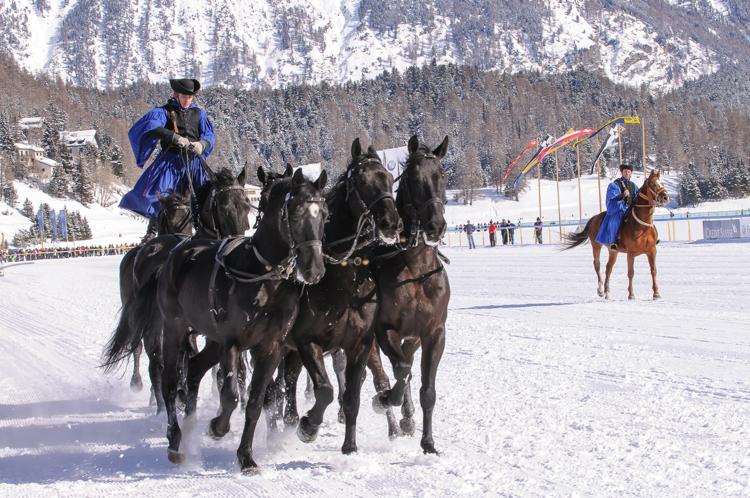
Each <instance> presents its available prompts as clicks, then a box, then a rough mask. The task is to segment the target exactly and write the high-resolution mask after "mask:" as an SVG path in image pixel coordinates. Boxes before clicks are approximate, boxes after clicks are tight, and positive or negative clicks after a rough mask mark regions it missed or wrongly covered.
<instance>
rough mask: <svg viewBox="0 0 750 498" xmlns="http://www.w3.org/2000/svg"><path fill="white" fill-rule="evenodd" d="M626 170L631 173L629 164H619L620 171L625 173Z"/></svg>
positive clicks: (631, 168)
mask: <svg viewBox="0 0 750 498" xmlns="http://www.w3.org/2000/svg"><path fill="white" fill-rule="evenodd" d="M626 169H629V170H630V172H631V173H632V172H633V167H632V166H631V165H629V164H621V165H620V171H625V170H626Z"/></svg>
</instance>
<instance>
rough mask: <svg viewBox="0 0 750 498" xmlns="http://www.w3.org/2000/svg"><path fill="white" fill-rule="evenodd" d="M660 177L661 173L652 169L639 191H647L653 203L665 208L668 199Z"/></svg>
mask: <svg viewBox="0 0 750 498" xmlns="http://www.w3.org/2000/svg"><path fill="white" fill-rule="evenodd" d="M660 177H661V172H660V171H656V170H653V169H652V170H651V174H649V175H648V178H646V181H645V182H643V187H641V190H644V189H647V190H646V192H647V194H648V195H649V196H650V197H651V198H652V199H654V202H655V203H658V204H661V205H662V206H666V205H667V204H669V200H670V197H669V194H668V193H667V189H666V188H665V187H664V184H663V183H662V181H661V178H660Z"/></svg>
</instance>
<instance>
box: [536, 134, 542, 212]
mask: <svg viewBox="0 0 750 498" xmlns="http://www.w3.org/2000/svg"><path fill="white" fill-rule="evenodd" d="M536 143H538V144H539V149H541V148H542V146H541V142H540V141H539V137H536ZM536 186H537V190H539V219H540V220H541V219H542V162H541V161H539V164H537V165H536Z"/></svg>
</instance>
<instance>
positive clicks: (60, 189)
mask: <svg viewBox="0 0 750 498" xmlns="http://www.w3.org/2000/svg"><path fill="white" fill-rule="evenodd" d="M69 189H70V187H69V186H68V177H67V175H66V174H65V170H64V168H63V167H62V166H55V167H54V168H52V178H50V181H49V183H48V184H47V193H48V194H49V195H51V196H52V197H65V196H66V195H68V192H69V191H70V190H69Z"/></svg>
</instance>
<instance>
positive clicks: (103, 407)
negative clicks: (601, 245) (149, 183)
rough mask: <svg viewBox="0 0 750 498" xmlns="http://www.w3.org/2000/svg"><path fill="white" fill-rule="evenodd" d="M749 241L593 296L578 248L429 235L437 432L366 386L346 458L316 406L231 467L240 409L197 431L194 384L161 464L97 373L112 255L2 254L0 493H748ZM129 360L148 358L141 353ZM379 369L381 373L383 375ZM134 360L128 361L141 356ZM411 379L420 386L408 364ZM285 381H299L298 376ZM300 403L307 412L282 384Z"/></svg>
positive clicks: (143, 397)
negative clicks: (388, 409) (188, 419)
mask: <svg viewBox="0 0 750 498" xmlns="http://www.w3.org/2000/svg"><path fill="white" fill-rule="evenodd" d="M747 242H748V239H741V240H736V241H731V242H723V243H710V242H706V241H698V242H692V243H690V242H673V243H669V242H664V243H663V244H662V245H660V246H659V256H658V258H657V263H658V268H659V283H660V288H659V289H660V292H661V295H662V296H663V299H662V300H661V301H653V300H651V298H650V297H651V289H650V277H649V274H648V265H647V263H646V260H645V259H644V258H639V259H637V260H636V276H635V293H636V296H637V297H638V299H637V300H636V301H628V300H627V290H626V287H627V278H626V276H625V273H626V270H625V264H624V261H619V262H618V265H617V266H616V267H615V272H614V276H613V281H612V293H613V299H612V300H611V301H609V302H605V301H603V300H602V299H600V298H598V297H597V296H596V293H595V290H596V286H595V277H594V274H593V270H592V268H591V256H590V249H589V248H588V247H582V248H577V249H575V250H572V251H569V252H562V253H561V252H558V250H557V249H558V248H556V247H554V246H549V245H542V246H534V245H526V246H524V247H520V246H513V247H497V248H493V249H490V248H479V249H477V250H473V251H469V250H467V249H466V248H456V247H451V248H445V252H446V254H447V255H448V257H450V258H451V260H452V264H451V265H450V266H448V267H447V271H448V274H449V276H450V282H451V288H452V298H451V302H450V311H449V315H448V323H447V345H446V350H445V354H444V356H443V360H442V362H441V365H440V368H439V370H438V377H437V394H438V401H437V404H436V407H435V440H436V445H437V446H438V448H439V449H440V450H441V451H442V455H441V456H439V457H436V456H425V455H423V454H422V453H421V451H420V448H419V437H420V431H421V427H422V423H421V417H420V416H419V415H420V414H421V411H420V410H419V407H418V406H417V417H416V420H417V434H416V435H415V437H413V438H405V439H400V440H397V441H395V442H389V441H388V438H387V433H386V424H385V419H384V417H382V416H379V415H376V414H375V413H374V412H373V411H372V409H371V408H370V399H371V397H372V395H373V388H372V385H371V382H370V378H369V377H368V380H367V381H366V382H365V389H364V390H363V397H362V409H361V411H360V416H359V427H358V445H359V453H358V454H356V455H353V456H348V457H345V456H343V455H341V453H340V447H341V444H342V442H343V426H341V425H340V424H338V423H337V421H336V416H337V408H336V407H335V404H334V406H331V407H329V409H328V411H327V412H326V417H325V423H324V425H323V427H322V428H321V433H320V435H319V437H318V439H317V441H316V442H315V443H313V444H310V445H305V444H303V443H301V442H299V440H298V439H297V437H296V435H295V434H294V431H289V432H287V433H285V434H284V435H283V436H282V437H281V439H280V440H277V441H267V440H266V430H265V424H263V423H260V424H259V426H258V434H257V437H256V440H255V441H256V443H255V448H254V449H255V456H256V460H257V461H258V462H259V464H260V465H261V467H262V474H261V475H260V476H255V477H247V476H242V475H241V474H240V473H239V471H238V467H237V462H236V456H235V451H236V448H237V445H238V439H239V434H238V431H239V430H240V428H241V421H242V418H241V417H242V414H241V413H239V412H237V413H236V414H235V416H234V418H233V420H232V422H233V428H234V432H233V433H231V434H229V435H228V436H226V437H225V438H224V440H222V441H220V442H214V441H213V440H211V439H209V438H208V437H205V436H203V435H202V429H203V428H204V427H205V426H206V423H207V422H208V420H209V419H210V418H211V417H212V416H213V415H214V414H215V412H216V409H217V406H218V399H217V398H216V397H215V396H214V395H213V394H212V392H211V387H210V384H209V382H207V381H206V382H204V385H203V389H202V391H201V397H200V400H199V410H198V416H199V425H198V427H199V430H198V431H196V432H197V434H194V435H193V437H192V438H191V441H192V447H193V451H192V453H191V454H190V455H189V458H188V462H187V463H186V464H185V465H184V466H183V467H179V468H178V467H175V466H173V465H172V464H171V463H169V462H168V461H167V458H166V456H167V455H166V439H165V437H164V434H165V421H164V420H162V419H161V418H156V417H155V416H154V415H153V410H152V409H150V408H149V407H148V406H147V404H148V393H147V391H148V381H147V380H146V379H147V377H146V378H145V379H144V382H145V383H146V388H145V389H144V391H143V392H141V393H139V394H134V393H132V392H131V391H130V390H129V387H128V381H129V371H128V372H126V373H124V374H122V375H120V374H118V375H115V376H109V377H105V376H103V375H102V374H101V372H100V371H99V370H98V369H97V363H98V360H99V355H100V353H101V349H102V346H103V344H104V342H105V341H106V340H107V338H108V337H109V335H110V332H111V331H112V329H113V327H114V325H115V321H116V318H117V313H118V309H119V297H118V283H117V275H118V271H117V270H118V264H119V261H120V258H119V257H114V256H107V257H100V258H86V259H76V260H64V261H62V260H60V261H41V262H36V263H34V264H25V265H18V266H10V267H7V268H6V269H5V276H4V277H0V344H2V347H1V348H0V495H1V496H6V497H11V498H15V497H19V496H29V495H33V496H93V495H107V496H125V495H127V496H133V495H137V496H163V495H165V494H172V495H176V496H178V495H179V496H183V495H184V496H198V495H218V494H221V495H224V496H230V495H253V496H260V495H262V496H287V495H293V496H330V495H334V494H336V495H339V496H378V497H380V496H455V495H464V496H477V495H487V496H525V497H536V496H540V497H541V496H544V497H549V496H565V497H569V496H591V497H607V496H643V497H662V496H665V497H666V496H670V497H672V496H706V497H708V496H712V497H713V496H746V495H747V494H750V486H749V485H750V380H749V379H750V334H749V333H750V324H749V323H748V313H747V309H746V308H747V302H746V296H747V295H748V294H749V293H750V267H748V265H747V264H744V263H745V262H746V261H747V257H748V254H750V245H748V243H747ZM144 359H145V356H144ZM388 370H389V372H390V369H388ZM142 371H143V373H144V374H145V373H146V372H145V367H144V368H142ZM413 373H414V385H415V386H418V385H419V384H420V374H419V368H415V369H414V372H413ZM300 389H302V386H300ZM298 397H299V399H300V402H301V404H302V407H301V408H303V409H306V408H307V407H309V404H308V403H307V402H306V401H304V395H303V394H302V392H300V393H299V396H298Z"/></svg>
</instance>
